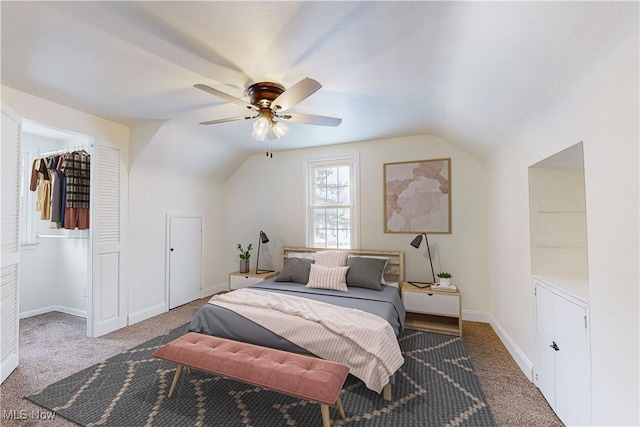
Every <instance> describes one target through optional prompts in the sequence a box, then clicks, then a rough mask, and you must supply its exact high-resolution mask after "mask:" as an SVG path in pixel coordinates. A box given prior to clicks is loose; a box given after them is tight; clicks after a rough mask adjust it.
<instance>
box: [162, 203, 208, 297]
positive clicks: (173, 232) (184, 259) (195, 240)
mask: <svg viewBox="0 0 640 427" xmlns="http://www.w3.org/2000/svg"><path fill="white" fill-rule="evenodd" d="M168 219H169V309H172V308H175V307H178V306H179V305H182V304H186V303H188V302H191V301H193V300H196V299H198V298H200V296H201V288H202V218H201V217H174V216H169V218H168Z"/></svg>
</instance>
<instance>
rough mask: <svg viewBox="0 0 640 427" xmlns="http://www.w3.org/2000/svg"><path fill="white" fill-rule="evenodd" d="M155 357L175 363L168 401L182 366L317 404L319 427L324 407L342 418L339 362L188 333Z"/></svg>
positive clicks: (324, 419)
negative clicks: (337, 413) (332, 408)
mask: <svg viewBox="0 0 640 427" xmlns="http://www.w3.org/2000/svg"><path fill="white" fill-rule="evenodd" d="M153 355H154V356H155V357H158V358H160V359H164V360H168V361H171V362H175V363H177V364H178V368H177V369H176V373H175V375H174V377H173V383H172V384H171V389H170V390H169V397H171V396H173V393H174V391H175V388H176V385H177V384H178V380H179V379H180V375H181V374H182V370H183V368H184V367H185V366H187V367H192V368H195V369H200V370H202V371H206V372H210V373H213V374H217V375H221V376H223V377H227V378H231V379H233V380H236V381H241V382H243V383H247V384H252V385H256V386H259V387H263V388H267V389H270V390H275V391H278V392H281V393H285V394H288V395H291V396H294V397H299V398H302V399H307V400H310V401H313V402H318V403H320V409H321V412H322V423H323V426H324V427H329V426H330V425H331V419H330V417H329V405H333V404H334V403H336V404H337V406H338V411H339V412H340V416H341V417H342V418H345V414H344V408H343V406H342V402H341V401H340V391H341V390H342V386H343V384H344V382H345V380H346V378H347V375H348V374H349V368H348V367H346V366H345V365H342V364H340V363H336V362H331V361H328V360H323V359H318V358H315V357H312V356H306V355H302V354H297V353H289V352H286V351H281V350H275V349H272V348H267V347H261V346H257V345H253V344H247V343H243V342H238V341H232V340H228V339H225V338H219V337H214V336H210V335H204V334H198V333H195V332H189V333H188V334H186V335H183V336H181V337H180V338H178V339H175V340H173V341H171V342H170V343H168V344H165V345H163V346H162V347H160V348H159V349H158V350H156V352H155V353H153Z"/></svg>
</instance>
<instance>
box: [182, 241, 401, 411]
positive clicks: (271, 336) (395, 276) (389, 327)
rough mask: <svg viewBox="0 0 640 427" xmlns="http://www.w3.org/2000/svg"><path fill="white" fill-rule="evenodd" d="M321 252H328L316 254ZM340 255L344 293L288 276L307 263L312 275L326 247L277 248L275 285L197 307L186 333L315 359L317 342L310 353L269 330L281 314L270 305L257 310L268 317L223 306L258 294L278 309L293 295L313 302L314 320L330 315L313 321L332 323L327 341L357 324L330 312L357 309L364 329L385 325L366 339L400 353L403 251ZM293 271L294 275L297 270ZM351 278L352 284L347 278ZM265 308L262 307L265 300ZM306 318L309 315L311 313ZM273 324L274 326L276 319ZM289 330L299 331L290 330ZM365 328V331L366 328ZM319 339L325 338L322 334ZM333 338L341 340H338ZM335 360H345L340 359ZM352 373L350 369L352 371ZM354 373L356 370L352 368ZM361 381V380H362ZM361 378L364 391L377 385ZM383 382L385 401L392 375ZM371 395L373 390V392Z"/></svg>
mask: <svg viewBox="0 0 640 427" xmlns="http://www.w3.org/2000/svg"><path fill="white" fill-rule="evenodd" d="M325 251H327V252H326V253H324V254H321V253H323V252H325ZM345 252H348V258H347V264H348V265H349V266H350V267H349V269H348V270H347V272H348V273H352V274H351V276H347V277H346V279H347V283H348V291H346V292H344V291H340V290H331V289H324V288H309V287H307V286H306V285H305V284H304V283H301V282H304V278H302V279H301V278H300V277H299V276H298V275H296V274H293V276H292V275H291V274H288V273H291V271H292V270H291V266H293V265H296V266H298V265H305V266H306V265H309V268H310V269H311V268H313V269H314V272H315V271H317V270H318V269H319V268H320V267H318V266H315V267H311V266H310V265H312V264H315V260H314V258H315V257H321V256H323V255H329V254H330V253H334V254H335V251H330V250H328V249H313V248H296V247H284V248H282V268H281V274H280V281H278V278H271V279H267V280H265V281H263V282H260V283H258V284H255V285H252V286H250V287H249V288H247V289H239V290H236V291H232V292H230V293H228V294H226V295H218V296H214V298H212V301H210V303H207V304H205V305H204V306H202V307H201V308H200V309H198V311H197V313H196V314H195V315H194V317H193V319H192V321H191V323H190V326H189V330H190V331H192V332H199V333H206V334H209V335H214V336H218V337H222V338H228V339H232V340H236V341H242V342H248V343H252V344H257V345H261V346H265V347H271V348H276V349H280V350H285V351H290V352H295V353H302V354H314V355H318V354H316V353H317V351H315V350H317V348H316V347H317V345H320V344H317V345H316V347H313V346H311V349H312V350H309V347H310V346H309V345H306V344H304V345H298V344H300V342H301V341H300V340H299V338H297V337H296V338H295V339H294V338H292V337H290V336H288V334H289V332H287V333H285V332H286V331H281V330H279V329H277V328H276V329H274V328H273V327H272V325H271V324H270V322H269V319H267V317H269V316H276V317H274V318H277V316H280V315H281V314H280V313H275V311H276V310H272V308H273V307H274V306H273V305H272V306H270V307H266V308H265V307H260V310H267V311H268V316H265V314H264V313H265V312H264V311H261V312H260V313H252V312H246V313H245V312H244V311H242V310H238V308H239V307H234V306H233V305H225V304H231V303H232V302H233V301H234V298H236V301H237V302H239V301H240V300H244V299H248V298H250V297H251V296H252V295H259V296H261V298H259V299H260V300H264V301H267V300H270V299H271V298H275V299H276V301H277V302H276V303H274V304H275V306H279V305H280V304H281V302H282V301H281V300H282V299H289V297H293V298H294V299H295V298H296V297H298V298H304V299H305V302H307V301H308V300H311V301H312V302H309V304H314V307H313V308H314V309H315V308H317V309H318V311H317V313H320V314H319V315H318V316H322V313H332V314H331V315H330V316H329V317H330V319H318V321H319V322H320V323H323V324H324V323H332V324H333V326H332V327H333V328H334V331H333V332H328V334H329V335H328V336H329V337H331V336H335V335H336V334H335V333H334V332H335V328H338V329H339V331H338V335H341V331H342V330H344V329H351V328H353V325H354V324H356V323H358V321H359V319H356V320H355V321H354V320H353V318H349V320H346V319H347V318H343V317H342V316H341V314H342V312H340V313H339V314H338V315H335V314H334V313H333V311H332V310H334V309H335V310H341V309H339V308H336V307H344V308H346V309H347V310H349V309H356V310H359V311H358V312H356V311H354V310H350V311H351V312H352V313H351V314H355V315H356V317H359V316H361V315H362V316H364V315H365V314H363V312H364V313H366V316H370V317H366V318H364V321H363V322H364V324H366V325H369V324H373V323H375V322H379V323H383V324H384V326H383V327H384V329H385V333H380V335H379V337H380V338H377V337H378V335H374V337H376V338H374V339H371V338H369V340H370V341H369V342H372V341H373V342H377V343H379V345H380V347H381V348H383V349H391V350H392V351H395V348H396V347H397V348H398V350H397V351H399V346H398V342H397V337H398V335H399V334H400V333H401V332H402V330H403V328H404V319H405V311H404V306H403V304H402V301H401V299H400V292H399V288H398V284H399V283H402V280H403V270H404V268H403V252H402V251H378V250H350V251H342V254H343V256H344V254H345ZM319 254H321V255H319ZM363 269H364V270H363ZM349 270H350V272H349ZM374 270H375V272H374ZM296 271H298V272H299V270H296ZM358 272H360V273H358ZM372 275H373V276H372ZM375 275H380V280H379V281H380V282H381V283H380V284H378V288H379V289H371V288H370V286H371V285H372V283H369V282H371V281H372V279H371V278H372V277H375ZM350 277H351V280H349V278H350ZM283 279H291V280H296V281H282V280H283ZM382 283H385V284H382ZM374 284H375V283H374ZM363 286H364V287H363ZM374 288H375V286H374ZM267 297H268V298H267ZM224 298H226V299H224ZM214 299H216V300H217V301H214ZM223 299H224V300H223ZM225 301H226V302H225ZM285 301H286V300H285ZM316 302H317V303H316ZM260 304H261V305H262V304H263V302H262V301H260ZM264 304H267V303H266V302H265V303H264ZM315 305H318V307H316V306H315ZM276 308H277V307H276ZM251 309H252V308H246V307H245V308H243V310H251ZM305 309H306V308H305ZM240 313H241V314H240ZM261 313H262V314H261ZM305 313H306V312H305ZM309 315H310V316H311V314H309ZM372 315H373V316H372ZM262 316H265V317H262ZM305 316H306V314H305ZM373 318H375V321H374V322H372V319H373ZM336 319H343V320H340V322H342V324H340V323H339V322H338V321H337V320H336ZM380 319H384V321H381V320H380ZM276 323H278V322H277V321H276ZM304 325H308V326H309V327H310V329H309V331H308V334H310V335H311V336H312V337H314V340H315V336H316V335H315V334H316V333H317V332H318V331H317V330H315V329H313V328H311V326H312V325H309V323H308V322H307V323H304ZM313 326H316V325H313ZM306 327H307V326H304V328H306ZM291 328H292V329H300V328H295V327H291ZM365 328H368V327H367V326H365ZM274 330H275V331H278V332H280V333H281V334H282V335H285V336H286V337H285V336H282V335H281V334H279V333H276V332H274ZM312 330H313V332H312ZM389 331H392V332H389ZM323 333H324V332H323ZM323 333H318V335H317V336H318V338H317V339H318V340H321V339H322V335H323ZM365 333H378V332H371V331H369V330H367V331H365V332H358V334H359V335H364V334H365ZM331 334H333V335H331ZM324 338H325V339H330V338H327V337H326V336H325V337H324ZM336 339H342V338H341V337H338V338H336ZM302 342H305V341H302ZM296 343H297V344H296ZM307 344H308V343H307ZM344 352H345V350H344V349H343V353H344ZM318 356H319V357H324V358H326V359H329V360H332V356H331V354H329V356H328V357H327V355H326V354H325V355H324V356H322V355H318ZM334 361H339V362H344V361H342V360H334ZM394 366H396V365H394ZM352 371H354V369H353V367H352ZM355 371H356V372H357V370H355ZM356 376H358V375H356ZM362 379H364V377H363V378H362ZM364 380H365V383H366V384H367V387H369V388H371V389H376V387H370V386H369V383H368V382H367V381H366V379H364ZM384 382H385V386H384V388H383V395H384V398H385V399H388V400H390V398H391V384H392V383H393V382H394V375H393V374H391V375H390V376H388V377H387V378H385V380H384ZM376 391H378V390H377V389H376Z"/></svg>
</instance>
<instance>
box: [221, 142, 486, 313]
mask: <svg viewBox="0 0 640 427" xmlns="http://www.w3.org/2000/svg"><path fill="white" fill-rule="evenodd" d="M287 137H293V138H294V137H295V135H292V134H289V135H287ZM276 145H277V141H276V142H274V146H276ZM354 154H357V155H359V159H360V165H359V168H360V225H361V229H360V248H362V249H388V250H402V251H404V253H405V271H406V277H407V278H409V279H412V280H423V281H424V280H428V279H430V276H431V272H430V267H429V265H428V260H427V258H426V256H425V254H426V249H425V248H424V246H422V247H421V249H420V250H416V249H414V248H413V247H411V246H410V245H409V243H410V242H411V240H412V239H413V238H414V237H415V236H414V234H385V233H384V232H383V230H384V227H383V206H384V205H383V164H384V163H390V162H400V161H411V160H425V159H435V158H446V157H450V158H451V170H452V177H451V188H452V230H453V233H452V234H442V235H435V234H433V235H430V236H429V243H430V244H431V246H432V247H436V248H437V250H436V251H435V253H434V252H433V251H432V256H434V258H435V259H434V268H435V269H436V270H437V271H440V270H445V271H449V272H451V273H452V274H453V275H454V283H455V284H456V285H457V286H458V287H459V288H460V289H461V291H462V294H463V302H462V305H463V309H465V310H466V311H467V315H470V314H473V313H474V312H478V314H486V313H487V311H488V304H489V300H488V294H487V290H488V280H487V267H486V265H487V256H488V254H487V250H486V246H487V244H486V243H487V240H486V239H487V233H486V223H487V215H486V204H485V185H486V182H485V169H484V167H483V165H482V164H480V163H479V162H478V161H477V160H475V159H474V158H472V157H470V156H468V155H467V154H466V153H464V152H462V151H460V150H459V149H458V148H456V147H455V146H454V145H452V144H450V143H448V142H446V141H444V140H443V139H441V138H438V137H434V136H428V135H421V136H411V137H404V138H396V139H385V140H376V141H364V142H358V143H349V144H341V145H333V146H329V147H319V148H309V149H304V150H292V151H282V152H275V153H274V154H273V158H267V157H265V155H264V154H260V155H255V156H252V157H250V158H249V159H247V161H246V162H245V163H244V164H243V165H242V166H241V167H240V168H239V169H238V170H237V171H236V172H235V173H234V174H233V175H232V176H231V178H229V180H228V181H227V183H226V185H225V194H226V204H225V233H226V234H225V241H226V246H225V247H224V248H223V249H221V250H222V252H221V253H220V257H221V258H223V259H224V260H225V262H224V264H223V267H224V268H225V269H226V271H227V273H228V272H232V271H236V270H237V269H238V251H237V250H236V245H237V244H238V243H241V244H242V245H243V246H246V245H247V244H248V243H253V245H254V247H255V248H257V245H258V234H259V232H260V230H262V231H264V232H265V233H266V234H267V235H268V236H269V238H270V239H271V240H270V242H269V243H268V244H266V245H263V246H262V250H261V255H260V268H265V269H266V268H271V269H279V268H280V255H281V254H280V249H281V247H282V246H306V241H305V235H306V232H305V222H304V219H305V213H306V208H305V181H306V180H305V175H306V171H305V161H306V160H318V159H323V158H331V157H339V156H348V155H354ZM255 259H256V251H253V252H252V257H251V267H252V268H255ZM437 271H436V272H437Z"/></svg>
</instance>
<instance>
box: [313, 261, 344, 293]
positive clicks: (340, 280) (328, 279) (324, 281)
mask: <svg viewBox="0 0 640 427" xmlns="http://www.w3.org/2000/svg"><path fill="white" fill-rule="evenodd" d="M347 270H349V267H324V266H322V265H318V264H311V271H310V272H309V283H307V288H320V289H330V290H332V291H343V292H346V291H348V290H349V288H347Z"/></svg>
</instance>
